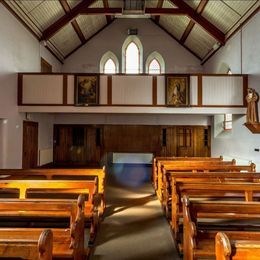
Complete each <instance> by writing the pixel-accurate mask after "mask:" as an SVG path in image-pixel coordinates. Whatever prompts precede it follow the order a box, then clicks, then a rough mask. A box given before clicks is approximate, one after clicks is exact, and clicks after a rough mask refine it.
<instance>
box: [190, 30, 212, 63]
mask: <svg viewBox="0 0 260 260" xmlns="http://www.w3.org/2000/svg"><path fill="white" fill-rule="evenodd" d="M215 43H216V40H215V39H214V38H213V37H212V36H210V35H209V34H208V33H207V32H206V31H205V30H204V29H202V28H201V27H200V26H199V25H195V26H194V27H193V29H192V31H191V33H190V34H189V36H188V38H187V40H186V41H185V45H186V46H187V47H188V48H189V49H191V50H192V51H193V52H195V53H196V54H197V55H198V56H199V57H201V58H204V57H205V55H206V54H207V53H208V52H209V51H210V50H211V49H212V48H213V46H214V44H215Z"/></svg>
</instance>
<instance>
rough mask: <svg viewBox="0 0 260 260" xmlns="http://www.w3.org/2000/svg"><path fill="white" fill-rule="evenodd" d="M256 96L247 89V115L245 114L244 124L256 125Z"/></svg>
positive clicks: (254, 92)
mask: <svg viewBox="0 0 260 260" xmlns="http://www.w3.org/2000/svg"><path fill="white" fill-rule="evenodd" d="M258 98H259V97H258V94H257V93H256V91H255V90H254V89H252V88H248V89H247V96H246V101H247V114H246V122H247V123H249V124H253V123H257V122H258V116H257V101H258Z"/></svg>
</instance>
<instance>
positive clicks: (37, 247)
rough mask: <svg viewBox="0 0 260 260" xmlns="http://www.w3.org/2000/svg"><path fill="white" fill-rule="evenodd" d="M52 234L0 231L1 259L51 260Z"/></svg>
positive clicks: (46, 231)
mask: <svg viewBox="0 0 260 260" xmlns="http://www.w3.org/2000/svg"><path fill="white" fill-rule="evenodd" d="M52 251H53V233H52V231H51V230H43V231H42V232H41V233H40V235H39V233H37V234H35V233H33V234H32V232H30V231H28V230H21V231H18V230H8V231H0V256H1V258H2V257H4V258H14V257H16V258H17V257H19V258H23V259H28V260H51V259H52Z"/></svg>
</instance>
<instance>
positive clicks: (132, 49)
mask: <svg viewBox="0 0 260 260" xmlns="http://www.w3.org/2000/svg"><path fill="white" fill-rule="evenodd" d="M125 56H126V57H125V68H126V73H139V72H140V67H139V59H140V52H139V49H138V47H137V45H136V44H135V43H134V42H130V43H129V44H128V46H127V47H126V51H125Z"/></svg>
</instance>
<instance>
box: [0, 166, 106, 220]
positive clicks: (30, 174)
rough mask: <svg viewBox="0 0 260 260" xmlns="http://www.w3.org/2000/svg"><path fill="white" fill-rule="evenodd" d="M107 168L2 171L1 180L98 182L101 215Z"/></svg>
mask: <svg viewBox="0 0 260 260" xmlns="http://www.w3.org/2000/svg"><path fill="white" fill-rule="evenodd" d="M105 177H106V172H105V167H103V168H102V169H96V168H90V169H0V179H31V180H33V179H47V180H93V179H95V178H97V180H98V194H99V197H100V206H99V214H100V215H103V213H104V210H105V206H106V204H105Z"/></svg>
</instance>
